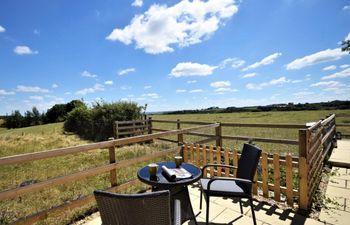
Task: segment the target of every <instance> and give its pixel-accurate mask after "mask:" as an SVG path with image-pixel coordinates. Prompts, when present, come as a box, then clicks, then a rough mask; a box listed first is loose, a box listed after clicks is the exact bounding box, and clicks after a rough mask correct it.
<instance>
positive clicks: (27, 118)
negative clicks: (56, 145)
mask: <svg viewBox="0 0 350 225" xmlns="http://www.w3.org/2000/svg"><path fill="white" fill-rule="evenodd" d="M32 122H33V113H32V112H31V111H29V110H27V111H26V112H25V113H24V121H23V124H22V126H24V127H28V126H31V125H32Z"/></svg>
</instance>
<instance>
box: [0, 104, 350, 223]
mask: <svg viewBox="0 0 350 225" xmlns="http://www.w3.org/2000/svg"><path fill="white" fill-rule="evenodd" d="M334 112H335V113H336V114H337V115H338V116H337V122H341V123H343V122H347V123H349V122H350V110H338V111H334ZM330 113H331V111H306V112H305V111H304V112H265V113H264V112H262V113H231V114H192V115H154V116H153V118H154V119H166V120H176V119H180V120H186V121H210V122H214V121H218V122H241V123H298V124H304V123H306V122H310V121H317V120H319V119H320V118H324V117H325V116H327V115H329V114H330ZM62 126H63V124H62V123H56V124H48V125H41V126H35V127H28V128H21V129H12V130H6V129H0V157H4V156H9V155H16V154H22V153H28V152H35V151H43V150H50V149H54V148H60V147H66V146H76V145H81V144H86V143H88V141H86V140H81V139H80V138H79V137H77V136H76V135H72V134H64V132H63V129H62ZM153 127H155V128H161V129H176V125H174V124H161V123H154V124H153ZM183 127H188V126H183ZM204 132H206V133H213V129H211V130H206V131H204ZM347 132H348V133H350V132H349V131H347ZM223 134H225V135H247V136H249V135H250V136H257V137H274V138H289V139H296V138H297V134H298V130H296V129H292V130H286V129H261V128H259V129H257V128H234V129H232V128H230V129H226V128H225V129H224V130H223ZM173 138H174V139H175V137H173ZM185 139H186V141H189V142H190V141H193V140H196V138H193V137H190V136H185ZM257 144H258V145H260V146H262V147H263V148H264V150H267V151H271V152H274V151H278V152H281V153H283V152H295V151H296V149H295V147H294V146H284V145H268V144H267V145H266V144H265V145H264V144H263V143H257ZM240 145H241V143H240V142H224V146H228V147H234V148H237V147H239V146H240ZM170 146H173V145H168V144H164V143H162V142H156V143H154V144H151V145H133V146H126V147H123V148H118V149H117V159H118V160H123V159H129V158H133V157H136V156H141V155H145V154H149V153H150V152H153V151H159V150H161V149H166V148H168V147H170ZM108 163H109V156H108V151H106V150H102V149H101V150H94V151H89V152H85V153H77V154H74V155H66V156H61V157H56V158H50V159H43V160H37V161H34V162H30V163H22V164H15V165H11V166H1V167H0V171H1V172H0V190H1V191H3V190H6V189H10V188H15V187H18V186H19V185H20V184H21V183H22V182H25V181H28V180H37V181H43V180H47V179H49V178H53V177H57V176H63V175H66V174H70V173H73V172H77V171H82V170H85V169H87V168H92V167H95V166H98V165H105V164H108ZM145 164H146V163H142V164H138V165H132V166H130V167H128V168H125V169H122V170H119V171H118V182H119V183H123V182H125V181H127V180H129V179H131V178H136V171H137V169H138V168H139V167H140V166H141V165H145ZM109 186H110V183H109V174H104V175H99V176H94V177H90V178H87V179H82V180H79V181H76V182H71V183H68V184H66V185H59V186H56V187H54V188H49V189H45V190H43V191H39V192H33V193H30V194H27V195H24V196H21V197H18V198H16V199H13V200H6V201H1V202H0V224H8V223H10V222H11V221H14V220H16V219H18V218H20V217H23V216H25V215H29V214H31V213H34V212H37V211H40V210H43V209H48V208H50V207H53V206H55V205H59V204H62V203H64V202H66V201H69V200H73V199H76V198H79V197H81V196H84V195H87V194H90V193H92V191H93V190H95V189H104V188H106V187H109ZM91 209H94V206H93V205H92V206H87V207H85V208H84V209H81V210H78V211H72V212H71V211H70V212H67V213H66V214H65V215H64V216H54V215H53V216H52V217H49V218H48V219H47V220H45V221H43V222H40V223H39V224H67V223H69V222H70V221H71V220H72V219H74V218H76V217H77V216H78V215H79V214H81V213H82V212H84V211H86V210H91Z"/></svg>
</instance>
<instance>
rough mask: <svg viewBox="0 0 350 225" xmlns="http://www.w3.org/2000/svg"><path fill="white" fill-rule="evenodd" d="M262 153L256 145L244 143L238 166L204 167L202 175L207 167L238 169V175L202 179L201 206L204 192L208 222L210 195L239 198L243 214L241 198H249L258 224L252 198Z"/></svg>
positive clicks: (207, 220)
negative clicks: (253, 185) (255, 176)
mask: <svg viewBox="0 0 350 225" xmlns="http://www.w3.org/2000/svg"><path fill="white" fill-rule="evenodd" d="M260 155H261V150H260V149H259V148H257V147H256V146H254V145H250V144H244V147H243V151H242V154H241V157H240V159H239V161H238V167H236V166H230V165H221V164H208V165H205V166H204V167H203V169H202V172H203V173H202V174H203V175H202V176H204V175H205V170H206V168H207V167H214V166H219V167H224V168H232V169H237V177H236V178H230V177H211V178H204V177H203V178H202V179H201V180H200V184H201V196H200V208H201V209H202V194H203V192H204V196H205V200H206V202H207V216H206V224H208V222H209V203H210V201H209V197H210V196H216V197H228V198H231V197H233V198H239V204H240V209H241V213H242V214H243V208H242V202H241V198H247V199H248V200H249V203H250V207H251V211H252V216H253V222H254V225H256V220H255V213H254V208H253V198H252V193H251V190H252V183H253V179H254V175H255V172H256V168H257V166H258V163H259V158H260Z"/></svg>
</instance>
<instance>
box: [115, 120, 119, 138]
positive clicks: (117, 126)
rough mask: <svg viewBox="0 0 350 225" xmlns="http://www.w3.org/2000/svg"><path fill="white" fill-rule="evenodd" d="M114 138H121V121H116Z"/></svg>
mask: <svg viewBox="0 0 350 225" xmlns="http://www.w3.org/2000/svg"><path fill="white" fill-rule="evenodd" d="M114 138H115V139H119V122H118V121H115V122H114Z"/></svg>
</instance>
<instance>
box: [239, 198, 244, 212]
mask: <svg viewBox="0 0 350 225" xmlns="http://www.w3.org/2000/svg"><path fill="white" fill-rule="evenodd" d="M239 208H240V209H241V214H243V207H242V200H241V199H239Z"/></svg>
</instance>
